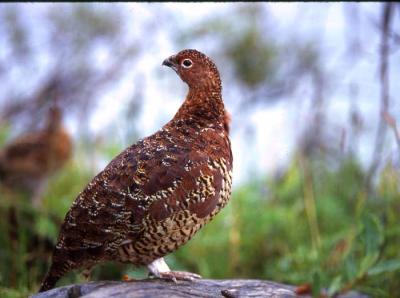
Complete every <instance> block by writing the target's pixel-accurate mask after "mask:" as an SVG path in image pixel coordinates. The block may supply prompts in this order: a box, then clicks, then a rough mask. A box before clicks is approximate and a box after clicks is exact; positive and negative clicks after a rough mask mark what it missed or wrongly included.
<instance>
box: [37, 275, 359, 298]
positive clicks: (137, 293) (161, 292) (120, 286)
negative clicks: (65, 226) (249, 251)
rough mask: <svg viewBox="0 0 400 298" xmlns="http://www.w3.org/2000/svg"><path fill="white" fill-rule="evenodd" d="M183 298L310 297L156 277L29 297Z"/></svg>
mask: <svg viewBox="0 0 400 298" xmlns="http://www.w3.org/2000/svg"><path fill="white" fill-rule="evenodd" d="M78 297H80V298H108V297H122V298H124V297H126V298H128V297H129V298H145V297H146V298H147V297H148V298H152V297H155V298H158V297H160V298H162V297H168V298H184V297H202V298H203V297H204V298H206V297H207V298H208V297H213V298H215V297H220V298H242V297H280V298H289V297H310V296H297V295H296V293H295V287H293V286H288V285H284V284H279V283H275V282H271V281H265V280H249V279H233V280H210V279H201V280H196V281H193V282H188V281H178V282H177V283H173V282H168V281H164V280H159V279H146V280H140V281H129V282H117V281H99V282H89V283H84V284H77V285H70V286H65V287H60V288H56V289H52V290H50V291H47V292H43V293H39V294H36V295H33V296H31V298H78ZM341 297H343V298H345V297H346V298H366V297H367V296H363V295H359V294H356V293H354V294H348V295H345V296H341Z"/></svg>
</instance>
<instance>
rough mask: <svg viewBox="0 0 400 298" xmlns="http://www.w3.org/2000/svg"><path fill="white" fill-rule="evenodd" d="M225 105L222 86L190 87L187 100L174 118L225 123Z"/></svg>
mask: <svg viewBox="0 0 400 298" xmlns="http://www.w3.org/2000/svg"><path fill="white" fill-rule="evenodd" d="M224 116H225V107H224V103H223V101H222V95H221V88H213V89H209V88H207V89H201V88H193V87H190V88H189V92H188V94H187V96H186V99H185V101H184V102H183V104H182V105H181V107H180V108H179V110H178V112H177V113H176V114H175V116H174V118H173V120H186V119H195V120H197V121H200V122H203V123H215V124H220V123H223V121H224Z"/></svg>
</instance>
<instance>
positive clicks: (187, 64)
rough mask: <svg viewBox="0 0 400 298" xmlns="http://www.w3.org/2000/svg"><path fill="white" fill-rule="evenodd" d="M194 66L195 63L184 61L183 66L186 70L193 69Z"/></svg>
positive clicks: (188, 60)
mask: <svg viewBox="0 0 400 298" xmlns="http://www.w3.org/2000/svg"><path fill="white" fill-rule="evenodd" d="M192 65H193V62H192V60H190V59H185V60H183V61H182V66H183V67H184V68H190V67H192Z"/></svg>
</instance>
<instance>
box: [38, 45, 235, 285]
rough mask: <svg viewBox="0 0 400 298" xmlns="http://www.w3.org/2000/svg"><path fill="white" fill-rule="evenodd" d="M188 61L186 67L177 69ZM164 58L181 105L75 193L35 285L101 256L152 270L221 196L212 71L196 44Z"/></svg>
mask: <svg viewBox="0 0 400 298" xmlns="http://www.w3.org/2000/svg"><path fill="white" fill-rule="evenodd" d="M187 59H190V60H191V62H192V64H191V66H190V67H184V64H183V61H184V60H187ZM186 63H188V62H187V61H186ZM163 64H164V65H167V66H169V67H171V68H173V69H174V70H175V71H176V72H177V74H178V75H179V76H180V77H181V79H182V80H183V81H184V82H186V83H187V84H188V85H189V93H188V95H187V97H186V99H185V101H184V103H183V104H182V106H181V107H180V108H179V110H178V112H177V113H176V115H175V116H174V118H173V119H172V120H171V121H170V122H168V123H167V124H166V125H164V127H163V128H162V129H161V130H159V131H158V132H156V133H155V134H153V135H151V136H149V137H147V138H145V139H143V140H140V141H139V142H137V143H136V144H134V145H132V146H130V147H128V148H127V149H126V150H125V151H123V152H122V153H121V154H119V155H118V156H117V157H116V158H114V159H113V160H112V161H111V162H110V164H109V165H108V166H107V167H106V168H105V169H104V170H103V171H102V172H100V173H99V174H98V175H97V176H96V177H95V178H94V179H93V180H92V181H91V182H90V183H89V184H88V186H87V187H86V188H85V189H84V190H83V191H82V192H81V193H80V194H79V196H78V197H77V199H76V200H75V202H74V203H73V205H72V207H71V209H70V210H69V212H68V213H67V215H66V217H65V221H64V223H63V225H62V227H61V232H60V235H59V239H58V243H57V245H56V248H55V250H54V254H53V262H52V265H51V268H50V270H49V273H48V274H47V276H46V278H45V279H44V281H43V284H42V287H41V291H44V290H47V289H50V288H52V287H53V286H54V285H55V283H56V282H57V280H58V279H59V278H60V277H61V276H62V275H64V274H65V273H66V272H68V271H70V270H73V269H78V268H90V267H92V266H93V265H95V264H96V263H98V262H102V261H107V260H113V261H118V262H127V263H132V264H134V265H147V266H148V267H149V269H150V270H152V268H153V267H152V266H151V264H152V262H155V261H156V260H157V259H159V258H162V257H163V256H165V255H167V254H169V253H171V252H173V251H174V250H176V249H177V248H178V247H179V246H181V245H183V244H184V243H186V242H187V241H188V240H189V239H190V238H191V237H192V236H193V235H194V234H195V233H196V232H197V231H198V230H199V229H200V228H201V227H202V226H203V225H204V224H206V223H207V222H209V221H210V220H211V219H212V218H213V217H214V216H215V215H216V214H217V213H218V212H219V211H220V210H221V208H223V207H224V206H225V205H226V203H227V202H228V200H229V198H230V193H231V183H232V179H231V175H232V152H231V146H230V140H229V136H228V131H227V129H228V127H229V121H230V120H229V119H228V118H227V116H226V114H225V108H224V104H223V101H222V97H221V81H220V78H219V73H218V70H217V68H216V67H215V65H214V63H213V62H212V61H211V60H210V59H209V58H208V57H206V56H205V55H204V54H202V53H200V52H198V51H196V50H184V51H181V52H179V53H178V54H177V55H174V56H171V57H170V58H168V59H166V60H165V61H164V63H163ZM162 262H163V261H162ZM164 264H165V263H164ZM162 266H163V265H162ZM165 266H166V264H165ZM167 268H168V267H167ZM168 270H169V269H168ZM155 272H156V273H157V271H155Z"/></svg>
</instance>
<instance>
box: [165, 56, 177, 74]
mask: <svg viewBox="0 0 400 298" xmlns="http://www.w3.org/2000/svg"><path fill="white" fill-rule="evenodd" d="M162 65H165V66H168V67H171V68H172V69H173V70H175V71H177V69H178V63H177V62H176V57H175V55H174V56H171V57H168V58H167V59H165V60H164V61H163V63H162Z"/></svg>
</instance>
